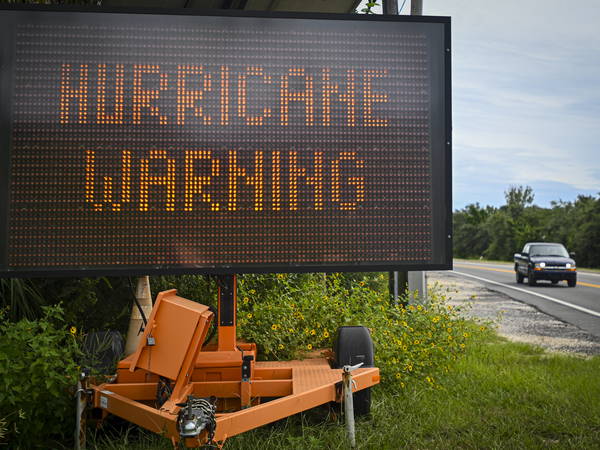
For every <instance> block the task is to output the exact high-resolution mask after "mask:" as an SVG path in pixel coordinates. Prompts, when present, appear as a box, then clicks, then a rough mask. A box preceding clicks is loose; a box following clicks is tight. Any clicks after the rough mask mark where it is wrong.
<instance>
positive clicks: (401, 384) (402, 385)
mask: <svg viewBox="0 0 600 450" xmlns="http://www.w3.org/2000/svg"><path fill="white" fill-rule="evenodd" d="M404 386H405V385H404V382H402V381H401V382H400V387H401V388H402V389H404Z"/></svg>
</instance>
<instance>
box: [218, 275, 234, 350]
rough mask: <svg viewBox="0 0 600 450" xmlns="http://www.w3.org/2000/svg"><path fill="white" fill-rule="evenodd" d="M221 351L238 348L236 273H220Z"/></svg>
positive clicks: (219, 332)
mask: <svg viewBox="0 0 600 450" xmlns="http://www.w3.org/2000/svg"><path fill="white" fill-rule="evenodd" d="M218 282H219V317H218V321H219V322H218V323H219V328H218V330H217V345H218V349H219V351H235V350H237V337H236V326H237V279H236V276H235V275H219V276H218Z"/></svg>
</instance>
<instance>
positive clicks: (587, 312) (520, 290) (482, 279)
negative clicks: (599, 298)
mask: <svg viewBox="0 0 600 450" xmlns="http://www.w3.org/2000/svg"><path fill="white" fill-rule="evenodd" d="M452 272H454V273H457V274H459V275H462V276H465V277H469V278H474V279H476V280H479V281H484V282H486V283H491V284H496V285H498V286H502V287H505V288H509V289H514V290H515V291H519V292H524V293H525V294H531V295H535V296H536V297H541V298H543V299H546V300H550V301H551V302H554V303H558V304H559V305H563V306H567V307H569V308H573V309H576V310H578V311H581V312H584V313H586V314H590V315H592V316H596V317H600V312H597V311H592V310H591V309H587V308H584V307H583V306H579V305H574V304H572V303H569V302H565V301H564V300H559V299H557V298H554V297H548V296H547V295H544V294H538V293H537V292H531V291H528V290H527V289H521V288H518V287H514V286H511V285H509V284H504V283H498V282H497V281H493V280H488V279H487V278H481V277H476V276H475V275H471V274H468V273H464V272H457V271H456V270H453V271H452Z"/></svg>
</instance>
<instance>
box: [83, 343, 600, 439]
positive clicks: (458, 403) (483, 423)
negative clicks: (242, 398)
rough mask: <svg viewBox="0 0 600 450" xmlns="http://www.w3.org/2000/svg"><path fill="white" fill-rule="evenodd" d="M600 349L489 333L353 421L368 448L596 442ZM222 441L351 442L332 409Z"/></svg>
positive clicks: (122, 435) (380, 393)
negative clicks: (599, 352)
mask: <svg viewBox="0 0 600 450" xmlns="http://www.w3.org/2000/svg"><path fill="white" fill-rule="evenodd" d="M599 374H600V357H595V358H591V359H584V358H579V357H574V356H567V355H557V354H549V353H546V352H544V351H543V350H542V349H539V348H536V347H533V346H530V345H525V344H516V343H510V342H507V341H506V340H504V339H502V338H499V337H497V336H496V335H495V334H493V333H492V332H490V334H489V335H488V336H486V337H485V338H482V340H481V341H480V342H478V343H477V344H476V345H473V346H471V348H470V349H468V350H467V353H466V356H465V357H464V358H462V359H461V360H459V361H458V363H457V365H456V366H455V367H454V369H453V370H452V371H451V372H449V373H447V374H444V375H440V376H439V379H438V380H436V381H437V383H438V384H439V385H440V386H442V387H440V388H431V387H426V386H423V385H422V384H415V385H408V386H407V388H406V389H405V390H403V391H401V392H392V391H389V390H386V389H385V388H382V387H377V388H375V389H374V395H373V404H372V415H371V417H369V418H363V419H361V420H359V421H358V423H357V446H358V448H364V449H397V448H410V449H456V448H463V449H480V448H485V449H501V448H502V449H513V448H514V449H521V448H540V449H542V448H544V449H545V448H561V449H562V448H571V449H598V448H600V377H599ZM90 441H91V442H89V444H91V445H90V446H89V447H91V448H99V449H102V450H108V449H115V450H116V449H119V450H120V449H125V448H127V449H138V450H141V449H144V450H154V449H170V448H171V446H170V443H169V442H168V441H166V440H165V439H162V438H160V437H157V436H153V435H151V434H147V433H144V432H141V433H140V431H139V430H137V429H133V428H121V429H119V430H118V431H117V430H116V429H115V430H113V432H112V433H109V434H106V433H98V434H96V435H95V436H90ZM225 448H226V449H257V448H260V449H261V450H268V449H281V450H283V449H286V450H287V449H290V448H294V449H323V448H331V449H346V448H349V445H348V444H347V441H346V437H345V431H344V425H343V421H342V419H339V418H336V416H335V414H332V413H331V411H329V410H328V409H327V408H321V409H316V410H313V411H309V412H307V413H304V414H300V415H297V416H293V417H291V418H288V419H286V420H283V421H280V422H277V423H275V424H271V425H268V426H265V427H263V428H260V429H258V430H255V431H252V432H249V433H246V434H244V435H241V436H238V437H235V438H232V439H230V440H229V441H227V444H226V446H225Z"/></svg>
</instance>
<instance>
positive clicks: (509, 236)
mask: <svg viewBox="0 0 600 450" xmlns="http://www.w3.org/2000/svg"><path fill="white" fill-rule="evenodd" d="M504 195H505V204H504V205H502V206H500V207H499V208H496V207H493V206H483V207H482V206H480V205H479V203H474V204H469V205H467V206H466V207H464V208H463V209H460V210H457V211H455V212H454V214H453V223H454V257H456V258H485V259H496V260H506V261H512V259H513V254H514V253H515V252H519V251H521V249H522V248H523V245H524V244H525V243H526V242H532V241H545V242H560V243H562V244H564V245H565V247H567V249H568V250H569V251H570V252H575V255H576V256H575V260H576V261H577V265H578V266H582V267H596V268H598V267H600V193H599V194H598V195H597V196H588V195H580V196H578V197H577V199H576V200H575V201H573V202H565V201H562V200H560V201H554V202H551V206H550V207H549V208H541V207H539V206H537V205H534V204H533V199H534V193H533V189H532V188H531V187H529V186H510V187H509V189H508V190H507V191H505V192H504Z"/></svg>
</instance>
